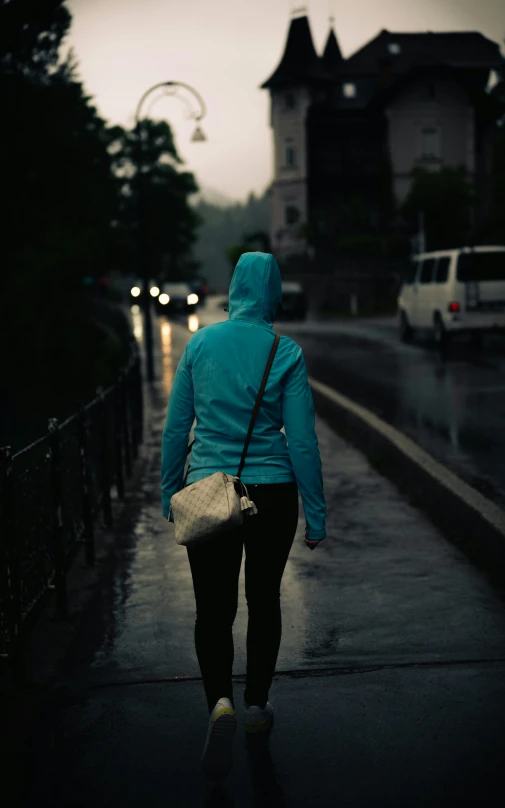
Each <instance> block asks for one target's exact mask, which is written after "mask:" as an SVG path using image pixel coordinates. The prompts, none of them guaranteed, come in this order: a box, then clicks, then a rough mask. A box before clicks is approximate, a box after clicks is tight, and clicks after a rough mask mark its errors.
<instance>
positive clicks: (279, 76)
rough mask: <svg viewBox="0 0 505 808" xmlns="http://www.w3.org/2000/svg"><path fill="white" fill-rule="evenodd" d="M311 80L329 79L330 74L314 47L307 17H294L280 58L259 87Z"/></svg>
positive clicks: (274, 86)
mask: <svg viewBox="0 0 505 808" xmlns="http://www.w3.org/2000/svg"><path fill="white" fill-rule="evenodd" d="M313 81H325V82H327V81H331V76H330V75H329V74H328V72H327V70H326V69H325V67H324V66H323V64H322V62H321V60H320V58H319V56H318V55H317V53H316V49H315V48H314V43H313V41H312V34H311V32H310V25H309V20H308V17H295V18H294V19H292V20H291V24H290V26H289V31H288V37H287V40H286V47H285V48H284V54H283V56H282V59H281V61H280V62H279V65H278V66H277V68H276V70H274V72H273V73H272V75H271V76H270V78H269V79H267V80H266V81H265V82H264V83H263V84H262V85H261V89H262V90H269V89H271V88H276V87H283V86H287V85H290V84H291V85H293V84H303V83H306V82H313Z"/></svg>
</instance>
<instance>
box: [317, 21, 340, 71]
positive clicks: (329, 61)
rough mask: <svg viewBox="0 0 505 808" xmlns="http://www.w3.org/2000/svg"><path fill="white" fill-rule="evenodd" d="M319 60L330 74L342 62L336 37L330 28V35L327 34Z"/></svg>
mask: <svg viewBox="0 0 505 808" xmlns="http://www.w3.org/2000/svg"><path fill="white" fill-rule="evenodd" d="M321 58H322V62H323V65H324V67H325V68H326V70H328V72H329V73H331V72H332V71H333V70H334V69H335V68H336V67H338V66H339V65H340V64H341V62H342V53H341V51H340V48H339V46H338V41H337V37H336V36H335V31H334V30H333V27H332V28H330V33H329V34H328V39H327V40H326V45H325V47H324V52H323V55H322V57H321Z"/></svg>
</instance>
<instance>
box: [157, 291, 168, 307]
mask: <svg viewBox="0 0 505 808" xmlns="http://www.w3.org/2000/svg"><path fill="white" fill-rule="evenodd" d="M158 300H159V301H160V303H161V305H162V306H166V305H167V303H168V302H169V301H170V296H169V295H166V294H165V292H163V294H161V295H160V296H159V298H158Z"/></svg>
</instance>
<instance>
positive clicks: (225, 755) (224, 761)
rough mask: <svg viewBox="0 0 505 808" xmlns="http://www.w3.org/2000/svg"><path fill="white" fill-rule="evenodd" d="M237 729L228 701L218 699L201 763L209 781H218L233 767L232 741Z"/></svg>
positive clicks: (211, 717) (234, 715)
mask: <svg viewBox="0 0 505 808" xmlns="http://www.w3.org/2000/svg"><path fill="white" fill-rule="evenodd" d="M236 729H237V714H236V712H235V710H234V709H233V705H232V703H231V701H230V699H226V698H223V699H219V701H218V702H217V704H216V706H215V707H214V709H213V711H212V713H211V716H210V719H209V729H208V731H207V738H206V740H205V746H204V747H203V752H202V757H201V763H202V769H203V773H204V774H205V775H206V776H207V777H208V778H209V779H210V780H220V779H221V778H223V777H226V775H227V774H229V772H230V770H231V767H232V766H233V757H232V741H233V736H234V735H235V731H236Z"/></svg>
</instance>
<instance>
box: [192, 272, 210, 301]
mask: <svg viewBox="0 0 505 808" xmlns="http://www.w3.org/2000/svg"><path fill="white" fill-rule="evenodd" d="M189 285H190V286H191V291H192V292H193V293H194V294H196V295H198V302H199V303H200V304H201V305H202V306H203V305H205V301H206V299H207V295H208V293H209V287H208V285H207V281H206V279H205V278H201V277H200V278H195V279H194V280H192V281H190V282H189Z"/></svg>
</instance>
